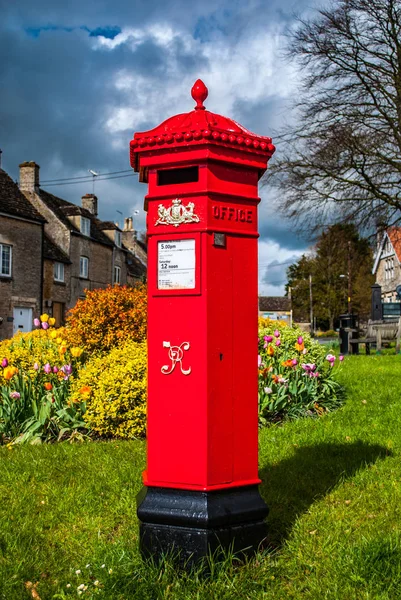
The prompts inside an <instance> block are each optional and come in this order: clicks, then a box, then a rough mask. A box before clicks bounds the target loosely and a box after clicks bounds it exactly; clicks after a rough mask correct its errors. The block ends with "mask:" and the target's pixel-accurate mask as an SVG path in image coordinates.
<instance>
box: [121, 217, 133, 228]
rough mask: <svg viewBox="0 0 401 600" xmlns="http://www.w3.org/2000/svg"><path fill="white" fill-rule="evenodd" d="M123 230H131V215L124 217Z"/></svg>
mask: <svg viewBox="0 0 401 600" xmlns="http://www.w3.org/2000/svg"><path fill="white" fill-rule="evenodd" d="M123 231H133V226H132V217H127V218H126V219H124V229H123Z"/></svg>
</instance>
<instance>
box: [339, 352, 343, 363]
mask: <svg viewBox="0 0 401 600" xmlns="http://www.w3.org/2000/svg"><path fill="white" fill-rule="evenodd" d="M338 360H339V361H340V362H343V360H344V357H343V355H342V354H340V356H339V357H338Z"/></svg>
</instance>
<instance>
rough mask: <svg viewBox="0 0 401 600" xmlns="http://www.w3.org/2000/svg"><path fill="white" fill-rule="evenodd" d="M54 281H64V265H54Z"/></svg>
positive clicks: (56, 263) (57, 263) (58, 263)
mask: <svg viewBox="0 0 401 600" xmlns="http://www.w3.org/2000/svg"><path fill="white" fill-rule="evenodd" d="M54 281H64V265H63V263H60V262H55V263H54Z"/></svg>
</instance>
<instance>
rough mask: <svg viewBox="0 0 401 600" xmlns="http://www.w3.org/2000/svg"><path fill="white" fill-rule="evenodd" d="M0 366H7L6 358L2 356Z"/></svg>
mask: <svg viewBox="0 0 401 600" xmlns="http://www.w3.org/2000/svg"><path fill="white" fill-rule="evenodd" d="M1 366H2V367H3V369H5V368H6V367H7V366H8V360H7V359H6V358H3V360H2V361H1Z"/></svg>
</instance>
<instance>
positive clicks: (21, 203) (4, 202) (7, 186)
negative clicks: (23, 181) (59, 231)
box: [0, 169, 46, 223]
mask: <svg viewBox="0 0 401 600" xmlns="http://www.w3.org/2000/svg"><path fill="white" fill-rule="evenodd" d="M0 212H2V213H5V214H7V215H10V216H11V217H21V218H23V219H29V220H30V221H38V222H39V223H45V222H46V220H45V219H44V218H43V217H42V215H41V214H39V213H38V211H37V210H36V209H35V208H34V207H33V206H32V204H31V203H30V202H29V201H28V200H27V199H26V198H25V196H24V194H23V193H22V192H21V191H20V189H19V187H18V185H17V184H16V183H14V181H13V180H12V179H11V177H10V176H9V175H8V174H7V173H6V172H5V171H3V169H0Z"/></svg>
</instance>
